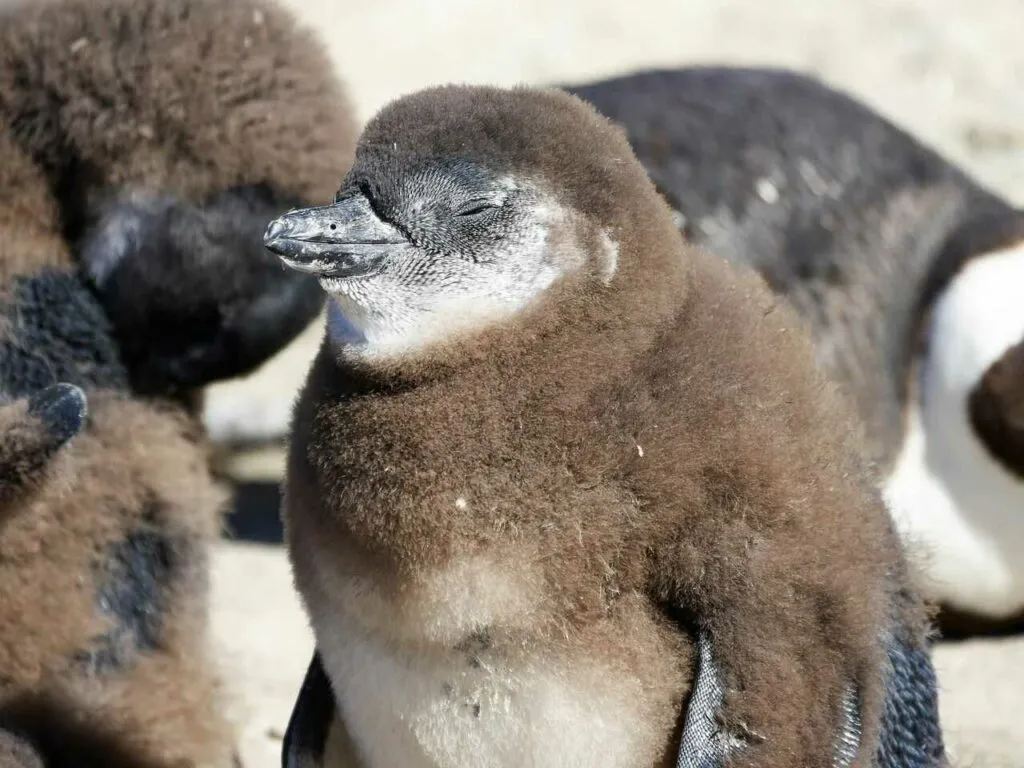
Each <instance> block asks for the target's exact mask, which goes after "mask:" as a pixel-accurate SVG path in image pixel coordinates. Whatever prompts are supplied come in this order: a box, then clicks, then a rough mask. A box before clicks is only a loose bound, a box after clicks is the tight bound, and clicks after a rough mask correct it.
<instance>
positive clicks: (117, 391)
mask: <svg viewBox="0 0 1024 768" xmlns="http://www.w3.org/2000/svg"><path fill="white" fill-rule="evenodd" d="M3 14H4V15H3V18H2V19H0V235H2V237H0V315H2V321H0V378H2V382H0V388H2V391H3V393H4V394H5V395H6V396H7V397H9V398H10V399H11V402H9V403H7V404H6V405H5V406H3V410H0V430H8V432H10V430H16V429H18V428H20V427H21V426H26V425H27V426H30V427H31V426H32V424H31V423H29V422H31V419H30V418H29V417H30V415H31V403H32V402H33V398H37V397H38V396H39V393H40V392H41V391H45V390H46V388H47V387H51V388H52V387H53V386H54V385H55V384H56V383H57V382H68V383H70V384H73V385H76V386H78V387H81V389H83V390H85V392H86V393H87V397H88V401H89V417H88V420H87V422H86V425H85V428H84V429H83V430H82V431H81V432H79V433H78V434H77V435H76V436H74V439H69V440H65V443H66V444H62V445H63V447H61V448H60V450H59V452H58V453H55V454H54V455H53V459H52V460H51V461H50V462H49V463H44V464H43V465H42V466H41V469H40V470H39V471H42V472H43V473H44V474H43V475H39V474H38V472H37V471H36V470H32V471H31V472H30V473H29V475H26V477H28V479H30V480H35V479H39V478H42V479H43V482H34V483H22V486H21V489H20V491H19V492H18V493H16V494H12V495H11V496H10V497H8V498H5V499H4V500H3V504H4V506H3V515H2V521H0V595H2V597H3V600H2V601H0V606H2V607H0V728H3V729H7V730H8V731H9V732H10V733H16V734H19V739H21V741H22V742H24V743H26V744H29V745H31V748H32V749H34V750H36V751H37V752H38V754H39V755H41V756H42V757H43V758H44V760H45V764H46V765H47V766H61V765H83V764H93V765H110V766H125V767H127V766H133V767H135V768H141V767H146V768H150V767H152V768H157V767H158V766H160V767H163V766H171V765H182V764H187V765H203V766H229V765H231V764H232V761H233V753H234V734H233V732H232V729H231V727H230V726H229V725H228V723H227V722H226V720H225V718H224V715H223V712H222V703H223V702H222V700H221V694H220V690H219V688H220V683H219V681H218V676H217V672H216V670H215V668H214V665H213V663H212V659H211V658H210V648H209V647H208V646H209V644H208V638H207V616H206V614H207V608H208V587H209V585H208V562H207V561H208V557H209V551H210V547H211V545H212V542H213V541H214V539H215V537H216V536H217V534H218V532H219V527H220V511H221V508H222V506H223V501H224V492H223V489H221V488H219V487H217V485H216V484H215V483H214V481H213V479H212V478H211V476H210V472H209V470H208V466H207V460H208V455H207V453H208V451H207V446H206V445H205V439H204V436H203V435H202V433H201V429H200V427H199V425H198V422H197V419H196V417H195V412H194V411H193V410H191V408H190V407H189V406H191V405H193V404H194V395H195V393H196V390H197V388H198V387H201V386H202V385H204V384H206V383H208V382H209V381H212V380H216V379H219V378H225V377H228V376H233V375H239V374H241V373H244V372H246V371H247V370H250V369H251V368H252V367H254V366H255V365H258V364H259V363H260V362H262V361H263V360H265V359H266V358H267V357H269V356H270V355H271V354H273V353H274V352H276V351H277V350H278V349H279V348H280V347H281V346H283V345H284V344H285V343H286V342H287V341H289V340H290V339H291V338H292V337H293V336H294V335H295V334H297V333H298V332H299V330H301V328H302V327H303V326H304V324H305V323H306V322H308V321H309V320H310V319H311V318H312V317H313V316H315V315H316V314H317V312H318V310H319V308H320V306H321V303H322V299H320V298H319V297H318V296H317V295H316V293H317V288H316V284H315V282H313V281H310V280H309V279H300V280H298V281H296V280H292V279H290V278H289V277H288V275H287V274H286V273H285V272H283V271H282V269H281V268H280V266H279V265H278V264H277V262H276V260H275V259H271V258H268V257H267V255H266V254H265V252H264V250H263V247H262V241H261V235H262V231H263V228H264V227H265V225H266V222H267V221H268V220H269V219H271V218H272V217H273V216H274V215H275V214H277V213H279V212H281V211H282V210H286V209H287V208H289V207H291V206H292V205H296V204H299V203H301V202H306V203H310V202H314V201H317V200H320V199H326V198H327V197H328V196H329V194H330V190H331V187H332V186H333V182H334V178H333V176H334V173H335V171H334V170H333V167H334V166H336V165H337V164H338V163H342V164H347V163H348V162H349V161H350V159H351V151H352V144H353V140H354V137H353V133H352V129H351V119H350V117H349V113H348V106H347V104H346V102H345V99H344V96H343V94H342V92H341V90H340V88H339V85H338V83H337V82H336V80H335V79H334V77H333V76H332V73H331V69H330V65H329V62H328V59H327V57H326V55H325V54H324V53H323V51H322V49H321V47H320V46H319V44H318V43H317V41H316V40H315V39H313V37H312V35H310V34H309V33H308V32H306V31H304V30H301V29H298V28H297V27H296V25H295V23H294V21H293V20H292V18H291V17H290V16H289V15H288V14H286V13H284V12H283V11H282V10H280V9H279V8H277V7H276V6H275V5H273V4H272V3H265V2H259V1H256V2H246V1H244V0H228V1H226V2H218V1H217V0H142V2H137V1H134V0H104V2H100V3H97V2H94V1H93V0H67V1H66V2H43V3H26V4H23V5H19V6H16V7H10V8H7V7H5V9H4V11H3ZM311 288H312V289H313V290H310V289H311ZM140 394H145V395H146V396H145V397H142V396H140ZM26 403H28V405H26ZM183 404H184V405H185V407H183ZM37 410H38V409H37ZM8 418H10V421H8ZM26 419H28V422H26ZM34 434H35V435H36V436H37V437H38V436H39V433H34ZM58 454H59V455H58ZM8 458H11V460H12V461H13V462H14V465H15V469H21V468H22V465H21V464H18V461H20V460H23V459H24V458H25V454H24V453H21V454H17V455H13V454H12V456H11V457H8V456H7V454H4V455H3V456H0V462H3V463H0V467H3V466H4V463H6V462H7V461H8ZM32 472H36V474H32ZM47 473H48V474H47ZM22 474H23V475H24V472H23V473H22ZM2 748H3V747H0V749H2Z"/></svg>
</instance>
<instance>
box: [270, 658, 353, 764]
mask: <svg viewBox="0 0 1024 768" xmlns="http://www.w3.org/2000/svg"><path fill="white" fill-rule="evenodd" d="M334 720H335V706H334V693H333V691H332V690H331V681H330V680H329V679H328V677H327V673H326V672H324V668H323V664H322V663H321V662H320V654H319V652H314V653H313V659H312V660H311V661H310V662H309V668H308V669H307V670H306V677H305V679H304V680H303V681H302V688H300V689H299V697H298V699H297V700H296V701H295V707H294V709H293V710H292V716H291V718H290V719H289V721H288V728H287V729H286V730H285V734H284V745H283V747H282V750H281V766H282V768H315V767H316V766H321V765H323V764H324V753H325V750H326V746H327V737H328V735H329V733H330V730H331V723H332V722H333V721H334ZM354 759H355V756H353V767H354V765H355V763H354Z"/></svg>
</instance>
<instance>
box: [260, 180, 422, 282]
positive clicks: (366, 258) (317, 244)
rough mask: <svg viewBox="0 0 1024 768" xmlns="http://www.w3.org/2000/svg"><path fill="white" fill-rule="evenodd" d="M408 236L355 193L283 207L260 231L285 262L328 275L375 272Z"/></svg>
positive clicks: (268, 244) (345, 276) (310, 271)
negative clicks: (328, 201) (285, 209)
mask: <svg viewBox="0 0 1024 768" xmlns="http://www.w3.org/2000/svg"><path fill="white" fill-rule="evenodd" d="M407 242H408V241H407V240H406V238H405V237H404V236H403V235H402V233H401V232H400V231H399V230H397V229H396V228H395V227H393V226H391V225H390V224H388V223H387V222H385V221H382V220H381V219H380V218H379V217H378V216H377V214H376V213H374V211H373V208H372V206H371V205H370V202H369V200H367V199H366V197H365V196H363V195H358V194H357V195H353V196H351V197H347V198H345V199H344V200H339V201H338V202H336V203H334V204H332V205H323V206H319V207H317V208H302V209H299V210H296V211H291V212H289V213H286V214H284V215H283V216H281V217H279V218H277V219H274V220H273V221H272V222H270V224H269V225H268V226H267V230H266V232H265V233H264V235H263V243H264V245H266V247H267V248H268V249H270V250H271V251H272V252H274V253H276V254H277V255H278V256H279V257H280V258H281V261H283V262H284V263H285V264H286V265H287V266H289V267H291V268H292V269H295V270H298V271H299V272H308V273H310V274H314V275H317V276H318V277H331V278H353V277H366V276H368V275H372V274H375V273H377V272H379V271H380V269H381V267H382V266H383V263H384V260H385V258H386V257H387V255H388V254H389V253H391V252H393V251H394V250H395V248H396V247H397V246H402V245H406V244H407Z"/></svg>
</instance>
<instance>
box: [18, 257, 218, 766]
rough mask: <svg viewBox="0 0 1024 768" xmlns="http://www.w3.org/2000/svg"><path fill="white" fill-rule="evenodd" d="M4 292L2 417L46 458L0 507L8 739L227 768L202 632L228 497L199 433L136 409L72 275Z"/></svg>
mask: <svg viewBox="0 0 1024 768" xmlns="http://www.w3.org/2000/svg"><path fill="white" fill-rule="evenodd" d="M167 272H168V270H166V269H164V270H161V273H163V274H166V273H167ZM5 287H6V292H5V295H4V296H3V297H2V300H0V315H2V317H0V325H2V327H3V329H4V330H3V334H2V337H0V377H2V381H0V386H2V388H3V391H4V392H5V393H6V394H7V395H8V396H10V397H12V398H16V399H15V400H14V401H13V402H8V403H7V404H6V405H5V406H4V409H3V410H2V411H0V414H2V415H3V416H4V417H13V418H14V419H17V417H18V416H19V414H24V417H25V418H23V420H22V422H20V424H19V423H18V422H13V423H10V424H8V431H9V430H10V429H16V428H17V427H18V426H26V424H25V420H26V419H30V420H34V421H35V422H37V428H38V425H40V424H41V425H44V426H45V425H49V426H45V432H46V433H48V434H50V435H52V439H51V440H49V441H39V442H40V443H41V444H42V445H43V448H42V454H43V456H45V455H46V453H47V452H49V453H50V455H51V457H52V458H51V461H50V463H49V464H48V465H44V466H43V469H44V470H45V475H44V476H43V477H42V478H40V477H39V475H38V474H36V475H32V476H31V477H30V479H35V480H37V481H38V480H41V481H39V482H34V483H28V484H23V486H22V488H21V490H20V492H18V493H15V494H9V495H7V496H6V497H5V499H4V501H3V505H2V511H3V515H2V518H0V596H2V598H3V599H2V600H0V728H2V729H6V730H8V731H11V732H13V733H16V734H19V737H20V738H22V739H23V740H24V741H26V742H27V743H29V744H31V746H32V748H33V749H34V750H36V751H37V752H38V753H39V755H41V756H42V758H43V760H44V762H45V764H46V765H47V766H72V765H111V766H125V768H128V767H129V766H134V767H135V768H142V767H143V766H153V767H154V768H155V767H156V766H171V765H175V764H182V762H181V761H184V764H189V765H210V766H225V767H226V766H229V765H231V764H232V760H233V754H234V734H233V732H232V729H231V727H230V726H229V725H228V723H227V722H226V721H225V719H224V716H223V714H222V711H223V702H222V701H221V695H220V691H219V687H220V683H219V681H218V675H217V672H216V670H215V668H214V665H213V662H212V659H211V658H210V652H211V649H210V647H209V638H208V637H207V630H206V622H207V605H208V599H207V592H208V564H207V560H208V556H209V550H210V546H211V544H212V542H213V540H214V539H215V537H216V536H217V534H218V532H219V527H220V519H219V510H220V509H221V507H222V505H223V502H224V500H225V499H224V493H223V491H222V490H221V489H220V488H218V487H217V486H216V485H215V483H214V482H213V479H212V478H211V477H210V474H209V470H208V469H207V461H208V457H207V451H206V448H205V445H204V441H203V438H202V434H201V432H200V430H199V428H198V425H197V423H196V421H195V419H194V417H192V416H190V415H189V413H188V412H187V411H186V410H185V409H183V408H182V407H181V406H180V405H177V404H175V403H173V402H170V401H169V400H166V399H163V398H149V399H142V398H138V397H135V396H134V395H133V393H132V392H131V390H130V388H129V385H128V382H129V380H130V376H129V373H128V371H127V369H126V368H125V367H124V365H123V364H122V362H121V360H120V358H119V355H118V349H117V344H116V342H115V340H114V337H113V330H112V327H111V325H110V322H109V321H108V320H107V318H106V315H105V314H104V312H103V309H102V307H101V306H100V304H99V303H98V300H97V298H96V296H95V295H94V294H93V292H92V291H91V290H90V288H89V287H88V286H87V285H86V284H85V282H84V281H83V280H82V279H80V277H79V276H78V275H76V274H73V273H62V272H59V271H56V270H43V271H41V272H38V273H36V274H34V275H32V276H19V277H17V278H14V279H13V280H12V281H10V283H9V284H8V285H7V286H5ZM54 380H56V381H64V382H67V383H69V384H71V385H73V387H67V386H66V385H61V384H56V383H55V381H54ZM83 391H84V392H86V393H87V397H88V403H89V413H88V417H87V419H85V424H84V428H82V424H80V423H79V422H81V421H82V419H83V416H84V413H83V411H82V410H81V406H83V405H84V402H85V400H84V397H83V395H82V392H83ZM76 419H77V421H76ZM76 428H78V429H79V431H78V433H77V435H75V436H74V439H71V440H67V439H65V444H64V446H63V447H62V448H60V449H59V452H60V455H59V456H54V455H53V452H54V447H55V446H56V445H57V444H59V442H60V440H61V439H64V438H65V436H66V435H69V434H70V433H72V431H73V430H74V429H76ZM0 436H3V435H0ZM21 445H22V447H23V449H24V450H25V451H28V450H29V449H30V448H31V446H30V445H29V444H28V443H27V442H25V441H23V442H22V443H21ZM6 447H7V446H5V448H6ZM23 456H24V454H23ZM43 461H45V459H43ZM35 465H36V467H37V468H38V467H39V461H38V460H37V461H36V462H35ZM36 472H38V469H37V470H36ZM23 474H24V473H23Z"/></svg>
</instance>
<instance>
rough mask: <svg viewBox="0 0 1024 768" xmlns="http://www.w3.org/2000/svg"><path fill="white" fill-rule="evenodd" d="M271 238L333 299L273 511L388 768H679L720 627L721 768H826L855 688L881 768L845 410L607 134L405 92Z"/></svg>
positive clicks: (856, 466) (522, 110)
mask: <svg viewBox="0 0 1024 768" xmlns="http://www.w3.org/2000/svg"><path fill="white" fill-rule="evenodd" d="M266 241H267V244H268V247H270V248H271V249H272V250H274V251H275V252H277V253H279V254H280V255H281V256H282V258H283V259H284V260H285V262H286V263H288V264H290V265H291V266H293V267H294V268H296V269H298V270H300V271H305V272H307V273H312V274H316V275H318V277H319V279H320V282H321V285H322V286H323V287H324V289H325V290H326V291H327V293H328V294H329V305H328V312H329V319H328V325H327V333H326V337H325V340H324V343H323V346H322V347H321V351H320V353H319V355H318V357H317V359H316V362H315V364H314V366H313V369H312V371H311V373H310V376H309V379H308V381H307V384H306V386H305V388H304V391H303V393H302V395H301V397H300V400H299V402H298V404H297V406H296V416H295V422H294V432H293V441H292V447H291V451H290V455H289V464H288V474H287V480H286V490H285V498H284V512H285V518H286V532H287V544H288V551H289V555H290V558H291V562H292V565H293V568H294V572H295V579H296V585H297V587H298V589H299V591H300V592H301V594H302V598H303V600H304V603H305V606H306V608H307V610H308V612H309V615H310V619H311V623H312V626H313V628H314V631H315V634H316V638H317V648H318V653H319V655H320V657H321V658H322V660H323V666H324V671H325V673H326V675H327V676H328V677H329V679H330V681H331V687H332V688H333V691H334V694H335V698H336V700H337V703H338V706H339V711H340V712H341V716H342V718H343V719H344V722H345V725H346V727H347V729H348V731H349V733H350V734H351V738H352V742H353V744H354V745H355V749H356V751H357V754H358V757H359V759H360V760H361V761H362V763H363V764H364V765H365V766H367V768H374V766H384V765H404V766H410V767H411V768H414V767H415V766H427V765H432V766H461V765H469V764H480V763H481V762H482V761H483V762H484V764H487V765H493V766H505V765H508V766H512V765H553V766H584V765H586V766H634V767H635V766H667V765H671V764H673V763H674V760H675V756H676V752H677V750H678V747H679V744H680V718H679V714H680V712H682V711H683V708H684V703H685V701H686V697H687V694H688V692H689V691H690V688H691V682H692V670H693V667H694V659H693V654H694V645H693V641H692V638H693V637H694V635H695V634H701V633H703V634H706V636H707V637H709V638H710V640H711V641H712V643H713V645H714V649H715V657H716V659H717V663H718V667H719V669H720V672H721V681H722V687H723V690H724V691H725V694H724V699H723V702H722V706H721V708H720V711H719V712H718V715H719V717H720V722H721V724H722V728H723V730H724V733H725V736H724V738H725V739H726V741H727V743H728V744H730V745H732V752H733V753H732V754H730V758H729V759H730V763H729V764H730V765H751V766H753V765H771V766H809V765H820V766H825V765H829V764H831V761H832V757H833V752H834V749H835V740H836V737H837V735H838V734H839V732H840V730H841V728H842V727H843V723H844V716H843V712H842V710H843V707H844V701H845V700H846V695H847V693H848V691H849V688H850V686H851V685H852V686H854V687H855V689H856V690H857V692H858V693H859V701H860V717H861V720H862V724H863V728H862V737H861V740H860V742H859V746H858V749H857V750H856V754H855V755H854V759H853V761H852V763H851V764H852V765H856V766H867V765H870V764H871V759H872V757H873V755H874V752H875V750H876V747H877V745H878V743H879V731H880V728H879V722H880V720H881V717H882V709H883V703H882V702H883V689H884V685H885V672H884V667H885V649H884V647H883V646H884V643H883V640H882V634H883V632H884V631H885V628H886V627H888V626H889V625H890V623H891V622H892V621H893V615H894V614H895V613H897V612H899V611H902V610H903V609H902V608H901V607H899V606H898V605H897V598H896V590H895V589H894V588H893V587H891V586H890V585H889V583H888V582H889V580H890V579H895V580H896V585H897V586H898V587H902V586H903V585H902V584H901V583H900V579H901V578H902V577H901V575H900V574H901V571H900V566H899V562H900V550H899V546H898V542H897V540H896V538H895V535H894V533H893V532H892V530H891V527H890V524H889V520H888V518H887V516H886V513H885V510H884V507H883V505H882V504H881V501H880V499H879V497H878V495H877V493H876V492H875V490H874V489H873V486H872V483H871V481H870V475H869V474H868V473H867V471H866V470H865V469H864V466H863V463H862V460H861V456H860V453H859V444H858V443H857V442H856V441H855V440H853V439H851V434H852V433H853V432H854V430H852V429H851V427H850V426H849V425H850V423H851V422H850V421H849V417H848V414H847V412H846V410H845V408H844V405H843V403H842V401H841V400H840V399H839V398H838V397H837V396H836V395H835V394H834V392H833V391H832V389H830V388H829V386H828V385H827V384H826V383H825V382H824V379H823V377H822V375H821V374H819V373H818V372H817V371H816V368H815V366H814V363H813V355H812V348H811V344H810V341H809V339H808V338H807V336H806V334H805V333H804V332H803V331H802V329H801V324H800V322H799V320H798V319H797V317H796V316H795V314H794V313H792V312H791V311H790V310H789V309H787V308H786V307H785V306H783V305H781V304H780V303H779V302H778V301H777V300H775V299H773V297H772V296H771V294H770V292H769V291H768V290H767V289H766V287H765V286H764V284H763V282H762V281H761V280H760V279H759V278H758V277H757V276H756V275H755V274H754V273H752V272H750V271H739V270H735V269H732V268H730V267H729V266H728V265H727V264H726V263H725V262H724V261H722V260H720V259H718V258H715V257H713V256H710V255H708V254H707V253H705V252H703V251H700V250H698V249H694V248H690V247H688V246H686V245H685V244H684V242H683V241H682V239H681V237H680V235H679V232H678V231H677V229H676V228H675V225H674V223H673V220H672V217H671V214H670V211H669V209H668V208H667V206H666V205H665V204H664V202H663V201H662V200H661V199H660V197H659V195H658V194H657V192H656V190H655V189H654V187H653V185H652V184H651V183H650V181H649V179H648V177H647V175H646V174H645V173H644V171H643V168H642V167H641V165H640V164H639V163H638V162H636V160H635V158H634V157H633V155H632V152H631V151H630V148H629V145H628V143H627V142H626V140H625V137H624V136H623V135H622V133H621V132H620V131H619V130H618V129H616V128H615V127H614V126H613V125H612V124H611V123H610V122H609V121H607V120H606V119H604V118H601V117H600V116H598V115H597V114H596V112H595V111H594V110H593V109H592V108H590V107H588V106H586V105H585V104H584V103H582V102H581V101H579V100H578V99H576V98H574V97H571V96H569V95H567V94H564V93H562V92H559V91H544V90H531V89H512V90H502V89H496V88H486V87H442V88H435V89H430V90H427V91H423V92H420V93H418V94H414V95H411V96H407V97H404V98H402V99H399V100H398V101H396V102H393V103H392V104H391V105H390V106H388V107H386V108H385V109H384V110H383V111H382V112H381V113H380V114H378V115H377V116H376V117H375V118H374V119H373V120H372V121H371V122H370V123H369V125H368V126H367V127H366V129H365V131H364V133H363V135H362V137H361V139H360V141H359V144H358V146H357V152H356V162H355V165H354V166H353V167H352V169H351V170H350V171H349V173H348V175H347V176H346V178H345V180H344V182H343V184H342V186H341V189H340V191H339V192H338V194H337V196H336V200H335V203H334V204H332V205H329V206H325V207H320V208H314V209H308V210H303V211H297V212H293V213H290V214H287V215H285V216H283V217H281V218H280V219H278V220H276V221H275V222H274V223H272V224H271V226H270V227H269V228H268V231H267V236H266ZM900 620H901V621H903V620H904V617H900ZM905 621H906V626H909V627H910V628H911V633H912V634H913V635H914V636H915V638H916V639H915V642H921V643H922V644H923V641H922V640H921V638H922V636H923V633H924V628H923V625H918V624H912V623H911V619H910V618H909V617H907V618H906V619H905ZM780 691H785V692H786V694H785V696H780V695H779V692H780Z"/></svg>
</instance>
